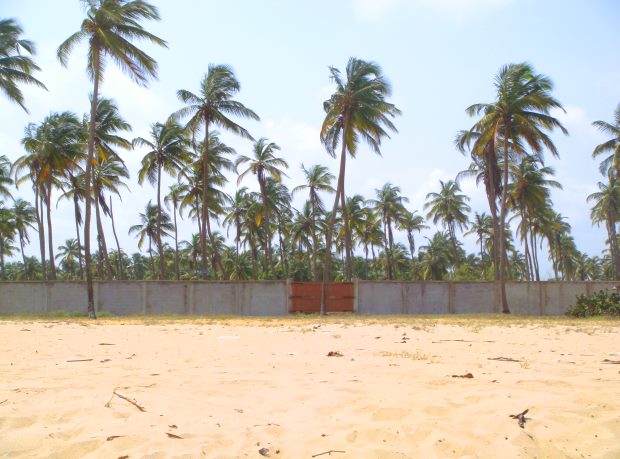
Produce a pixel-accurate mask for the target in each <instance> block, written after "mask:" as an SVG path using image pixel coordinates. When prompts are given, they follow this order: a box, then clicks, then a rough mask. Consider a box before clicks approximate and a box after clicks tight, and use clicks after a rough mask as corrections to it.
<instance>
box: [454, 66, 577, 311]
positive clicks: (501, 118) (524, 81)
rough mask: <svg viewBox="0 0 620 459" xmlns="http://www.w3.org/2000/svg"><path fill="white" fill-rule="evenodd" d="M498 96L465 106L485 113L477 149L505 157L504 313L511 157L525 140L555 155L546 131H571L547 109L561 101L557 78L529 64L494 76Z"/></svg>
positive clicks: (472, 111)
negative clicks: (556, 95)
mask: <svg viewBox="0 0 620 459" xmlns="http://www.w3.org/2000/svg"><path fill="white" fill-rule="evenodd" d="M495 88H496V92H497V95H496V100H495V101H494V102H491V103H482V104H474V105H471V106H470V107H468V108H467V110H466V111H467V113H468V114H469V115H470V116H476V115H481V118H480V120H478V121H477V122H476V123H475V124H474V126H473V127H472V129H471V130H470V132H472V133H475V134H476V135H477V139H476V141H475V144H476V145H477V146H476V147H475V148H474V149H475V150H476V151H484V148H493V149H494V150H495V155H494V156H495V158H499V156H500V154H501V156H502V158H503V160H502V164H503V166H502V176H503V183H502V189H503V192H502V197H501V205H500V214H499V246H500V247H499V248H500V250H499V251H500V270H499V277H500V279H499V281H500V297H501V303H502V312H504V313H509V312H510V309H509V307H508V301H507V299H506V283H505V271H506V270H505V266H506V253H507V251H506V245H505V241H506V238H505V231H506V216H507V212H508V193H507V192H506V190H507V189H508V183H509V170H508V169H509V168H508V165H509V163H510V159H512V158H516V157H517V156H519V155H522V154H524V153H525V145H527V146H528V147H529V148H530V149H531V150H532V152H533V154H535V155H537V156H542V154H543V152H544V149H545V148H546V149H548V150H549V151H550V152H551V154H552V155H554V156H557V155H558V151H557V148H556V147H555V145H554V143H553V141H552V140H551V138H550V137H549V136H548V135H547V134H546V132H545V131H552V130H553V129H554V128H558V129H560V130H561V131H562V132H563V133H565V134H568V132H567V131H566V129H565V128H564V126H562V124H561V123H560V122H559V121H558V120H557V119H556V118H554V117H553V116H551V115H550V114H549V113H550V111H551V110H552V109H562V110H563V108H562V105H561V104H560V103H559V102H558V101H557V100H556V99H555V98H554V97H553V96H552V95H551V91H552V90H553V83H552V82H551V80H550V79H549V78H548V77H546V76H544V75H542V74H536V73H535V71H534V69H533V67H532V66H531V65H529V64H527V63H521V64H508V65H506V66H504V67H502V68H501V69H500V71H499V73H498V74H497V76H496V77H495Z"/></svg>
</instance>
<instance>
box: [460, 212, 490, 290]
mask: <svg viewBox="0 0 620 459" xmlns="http://www.w3.org/2000/svg"><path fill="white" fill-rule="evenodd" d="M470 234H475V235H476V236H477V237H478V239H477V241H476V242H478V244H480V266H481V271H482V279H486V277H487V274H486V273H487V269H486V266H485V262H484V258H485V256H484V255H485V250H484V247H485V246H486V245H487V242H488V241H490V240H492V239H493V224H492V223H491V217H490V216H489V215H487V214H486V213H485V212H482V213H480V214H479V213H478V212H476V213H474V219H473V220H472V222H471V229H470V230H469V231H467V232H466V233H465V234H464V236H469V235H470Z"/></svg>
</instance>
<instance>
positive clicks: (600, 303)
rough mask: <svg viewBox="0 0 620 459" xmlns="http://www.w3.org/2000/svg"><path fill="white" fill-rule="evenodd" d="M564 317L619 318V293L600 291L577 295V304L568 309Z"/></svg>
mask: <svg viewBox="0 0 620 459" xmlns="http://www.w3.org/2000/svg"><path fill="white" fill-rule="evenodd" d="M566 315H567V316H572V317H591V316H615V317H620V293H618V292H616V291H613V292H610V291H609V290H600V291H598V292H596V293H593V294H592V295H577V304H575V305H574V306H571V307H570V308H568V310H567V311H566Z"/></svg>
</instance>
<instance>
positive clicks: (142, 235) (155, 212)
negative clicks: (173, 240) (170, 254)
mask: <svg viewBox="0 0 620 459" xmlns="http://www.w3.org/2000/svg"><path fill="white" fill-rule="evenodd" d="M158 218H159V209H158V208H157V206H155V205H153V204H151V201H149V202H148V204H147V205H146V209H145V212H144V213H140V223H139V224H137V225H133V226H131V227H130V228H129V234H133V233H136V234H137V235H138V248H142V245H143V244H144V240H145V239H148V242H149V260H150V264H151V276H154V275H155V264H154V262H153V239H157V237H158V229H159V228H161V231H162V234H163V235H164V236H170V231H173V230H174V226H173V225H172V223H171V222H170V216H169V215H168V214H167V213H166V212H162V213H161V217H160V218H161V220H160V223H161V225H158V223H157V219H158Z"/></svg>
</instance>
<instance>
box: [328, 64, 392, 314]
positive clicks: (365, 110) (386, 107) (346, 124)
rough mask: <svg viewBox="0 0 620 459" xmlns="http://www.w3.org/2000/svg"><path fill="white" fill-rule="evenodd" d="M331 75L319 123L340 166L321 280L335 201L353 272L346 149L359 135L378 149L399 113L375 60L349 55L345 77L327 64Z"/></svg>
mask: <svg viewBox="0 0 620 459" xmlns="http://www.w3.org/2000/svg"><path fill="white" fill-rule="evenodd" d="M329 71H330V76H331V79H332V80H333V81H334V82H335V83H336V91H335V92H334V94H332V96H331V97H330V98H329V99H328V100H326V101H325V102H324V103H323V108H324V109H325V120H324V121H323V126H322V127H321V142H323V144H324V145H325V147H326V149H327V152H328V153H329V154H330V155H331V156H332V157H335V156H336V149H337V148H338V145H340V146H341V152H340V170H339V172H338V185H337V187H336V197H335V199H334V207H333V211H332V213H331V221H330V223H329V226H328V228H327V241H326V253H325V263H324V266H323V283H324V284H325V283H326V282H327V280H328V276H329V270H330V261H331V243H332V233H333V230H334V223H335V221H336V220H335V219H336V212H337V211H338V202H339V200H340V206H341V209H343V214H344V226H345V244H346V245H347V246H348V247H347V249H348V254H347V269H346V274H347V275H346V276H345V278H346V279H350V278H351V276H352V275H353V266H352V260H351V235H350V231H349V225H348V216H347V215H346V211H345V210H344V207H345V190H344V182H345V166H346V157H347V152H348V154H350V155H351V156H352V157H355V155H356V153H357V147H358V143H359V139H360V138H362V139H363V140H365V141H366V143H367V144H368V145H369V146H370V148H371V149H372V150H373V151H374V152H375V153H377V154H380V153H381V149H380V147H381V140H382V139H383V137H389V135H388V133H387V131H386V129H388V130H392V131H394V132H396V126H394V124H393V123H392V121H391V119H390V118H393V117H395V116H396V115H398V114H400V110H398V109H397V108H396V106H395V105H393V104H391V103H389V102H387V101H386V99H387V98H388V97H389V96H390V94H391V88H390V84H389V83H388V81H387V79H386V78H385V76H384V75H383V74H382V72H381V67H379V66H378V65H377V64H375V63H374V62H366V61H363V60H361V59H357V58H354V57H352V58H351V59H349V62H348V64H347V68H346V71H345V73H346V80H345V79H344V78H343V75H342V74H341V72H340V71H339V70H338V69H337V68H335V67H330V68H329ZM322 290H323V294H322V296H323V299H322V301H321V313H324V312H325V304H323V303H325V296H326V294H327V291H326V289H325V287H323V289H322Z"/></svg>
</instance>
